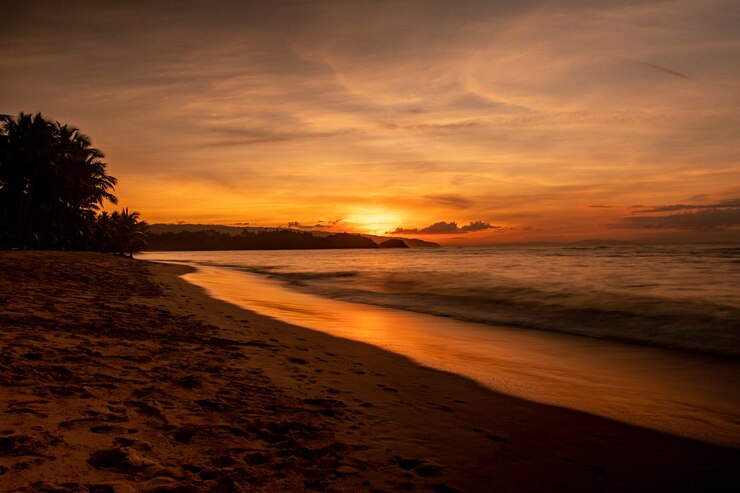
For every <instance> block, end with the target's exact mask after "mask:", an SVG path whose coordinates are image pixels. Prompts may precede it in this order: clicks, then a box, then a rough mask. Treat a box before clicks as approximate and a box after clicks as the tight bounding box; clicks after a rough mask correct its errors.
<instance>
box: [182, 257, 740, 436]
mask: <svg viewBox="0 0 740 493" xmlns="http://www.w3.org/2000/svg"><path fill="white" fill-rule="evenodd" d="M196 267H197V269H198V270H197V271H196V272H193V273H191V274H187V275H185V276H184V277H185V279H186V280H188V281H190V282H192V283H193V284H196V285H198V286H201V287H203V288H205V289H206V290H207V291H208V292H209V293H210V294H211V295H212V296H214V297H217V298H220V299H223V300H225V301H228V302H231V303H234V304H237V305H240V306H242V307H244V308H246V309H249V310H253V311H256V312H258V313H261V314H263V315H267V316H270V317H273V318H277V319H280V320H283V321H285V322H289V323H292V324H295V325H299V326H303V327H308V328H311V329H315V330H319V331H322V332H327V333H329V334H332V335H335V336H338V337H344V338H348V339H354V340H358V341H362V342H366V343H369V344H373V345H376V346H379V347H382V348H384V349H387V350H390V351H394V352H397V353H400V354H403V355H406V356H408V357H410V358H412V359H413V360H415V361H417V362H419V363H421V364H423V365H426V366H430V367H433V368H438V369H442V370H446V371H450V372H454V373H457V374H460V375H465V376H467V377H470V378H472V379H474V380H476V381H478V382H480V383H482V384H484V385H486V386H488V387H490V388H492V389H495V390H498V391H501V392H505V393H508V394H511V395H515V396H519V397H523V398H526V399H530V400H534V401H538V402H543V403H548V404H555V405H560V406H564V407H569V408H573V409H578V410H583V411H587V412H590V413H593V414H598V415H601V416H606V417H610V418H614V419H617V420H620V421H624V422H628V423H633V424H638V425H641V426H646V427H649V428H653V429H658V430H663V431H667V432H671V433H675V434H679V435H684V436H689V437H693V438H698V439H703V440H707V441H713V442H717V443H724V444H730V445H735V446H740V424H738V423H740V397H739V395H738V389H737V386H736V383H737V382H738V381H740V378H738V377H740V365H738V364H737V363H735V362H733V361H729V360H719V359H711V358H707V357H700V356H693V355H689V354H684V353H678V352H672V351H667V350H660V349H654V348H648V347H641V346H633V345H627V344H620V343H615V342H606V341H601V340H596V339H589V338H583V337H576V336H568V335H561V334H555V333H547V332H540V331H533V330H522V329H510V328H505V327H491V326H489V325H481V324H475V323H469V322H461V321H457V320H453V319H448V318H443V317H435V316H431V315H424V314H418V313H412V312H404V311H400V310H393V309H387V308H381V307H376V306H371V305H363V304H358V303H348V302H343V301H337V300H331V299H325V298H321V297H318V296H313V295H309V294H305V293H300V292H296V291H293V290H290V289H288V288H286V287H285V286H284V285H282V284H280V283H278V282H276V281H272V280H269V279H266V278H264V277H261V276H259V275H256V274H251V273H246V272H240V271H234V270H230V269H225V268H217V267H203V266H196Z"/></svg>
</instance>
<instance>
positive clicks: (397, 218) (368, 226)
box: [344, 209, 403, 235]
mask: <svg viewBox="0 0 740 493" xmlns="http://www.w3.org/2000/svg"><path fill="white" fill-rule="evenodd" d="M402 219H403V218H402V217H401V215H400V214H398V213H396V212H391V211H387V210H382V209H372V210H362V211H357V212H354V213H352V214H351V215H349V217H347V218H346V219H345V220H344V223H346V224H348V225H352V226H353V227H354V228H355V229H357V230H358V231H360V232H363V233H368V234H374V235H383V234H385V233H386V232H387V231H391V230H393V229H395V228H396V227H397V226H398V225H399V224H401V223H402V222H403V221H402Z"/></svg>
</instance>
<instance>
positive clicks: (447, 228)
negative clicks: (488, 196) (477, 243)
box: [386, 221, 500, 235]
mask: <svg viewBox="0 0 740 493" xmlns="http://www.w3.org/2000/svg"><path fill="white" fill-rule="evenodd" d="M499 228H500V226H494V225H492V224H490V223H488V222H485V221H473V222H471V223H470V224H468V225H466V226H461V227H459V226H458V225H457V223H456V222H455V221H451V222H444V221H440V222H436V223H434V224H431V225H429V226H427V227H426V228H400V227H399V228H396V229H394V230H393V231H388V232H387V233H386V234H390V235H400V234H407V235H408V234H411V235H447V234H460V233H474V232H476V231H485V230H487V229H499Z"/></svg>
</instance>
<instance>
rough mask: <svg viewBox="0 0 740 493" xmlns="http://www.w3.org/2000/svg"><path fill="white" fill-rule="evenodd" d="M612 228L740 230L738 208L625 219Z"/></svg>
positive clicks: (739, 212)
mask: <svg viewBox="0 0 740 493" xmlns="http://www.w3.org/2000/svg"><path fill="white" fill-rule="evenodd" d="M610 226H611V227H613V228H628V229H629V228H636V229H681V230H694V231H724V230H732V229H738V228H740V208H728V209H703V210H698V211H694V212H682V213H679V214H670V215H667V216H632V217H625V218H622V220H621V221H620V222H619V223H615V224H610Z"/></svg>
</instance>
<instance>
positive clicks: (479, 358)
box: [139, 245, 740, 447]
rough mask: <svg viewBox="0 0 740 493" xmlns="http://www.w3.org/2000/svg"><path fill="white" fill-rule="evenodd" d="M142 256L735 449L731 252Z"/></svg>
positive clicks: (219, 294)
mask: <svg viewBox="0 0 740 493" xmlns="http://www.w3.org/2000/svg"><path fill="white" fill-rule="evenodd" d="M139 257H140V258H142V259H145V260H153V261H161V262H176V263H184V264H189V265H191V266H193V267H195V268H196V270H195V271H194V272H192V273H189V274H186V275H184V276H183V277H184V279H185V280H186V281H188V282H190V283H193V284H195V285H197V286H199V287H201V288H203V289H204V290H205V291H206V292H207V293H208V294H209V295H211V296H213V297H215V298H219V299H222V300H224V301H227V302H230V303H233V304H236V305H239V306H241V307H243V308H246V309H248V310H251V311H254V312H257V313H259V314H261V315H266V316H268V317H272V318H276V319H278V320H281V321H283V322H287V323H290V324H293V325H297V326H300V327H306V328H309V329H312V330H316V331H320V332H325V333H328V334H330V335H332V336H336V337H341V338H345V339H351V340H354V341H359V342H361V343H367V344H372V345H375V346H378V347H380V348H382V349H385V350H387V351H391V352H394V353H397V354H401V355H403V356H405V357H408V358H410V359H412V360H413V361H415V362H417V363H419V364H421V365H424V366H427V367H430V368H434V369H437V370H442V371H446V372H451V373H456V374H459V375H463V376H465V377H467V378H470V379H472V380H474V381H476V382H478V383H480V384H482V385H484V386H486V387H488V388H490V389H493V390H495V391H497V392H503V393H506V394H509V395H513V396H516V397H521V398H524V399H528V400H532V401H536V402H542V403H545V404H551V405H556V406H561V407H567V408H571V409H577V410H580V411H585V412H588V413H591V414H595V415H599V416H604V417H607V418H611V419H615V420H619V421H622V422H626V423H631V424H635V425H638V426H643V427H647V428H652V429H656V430H661V431H665V432H668V433H673V434H676V435H681V436H687V437H691V438H695V439H699V440H705V441H709V442H713V443H720V444H724V445H730V446H734V447H740V387H739V386H738V385H737V382H739V381H740V358H738V356H739V355H740V248H737V247H734V246H710V245H680V246H652V245H651V246H632V245H630V246H606V247H584V246H548V247H531V246H500V247H485V248H439V249H409V250H290V251H215V252H214V251H209V252H149V253H145V254H142V255H140V256H139ZM245 330H249V329H245ZM280 336H281V335H280V334H277V333H276V334H274V337H275V338H278V339H279V338H280ZM348 350H351V346H348ZM376 371H382V369H377V370H376Z"/></svg>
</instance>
